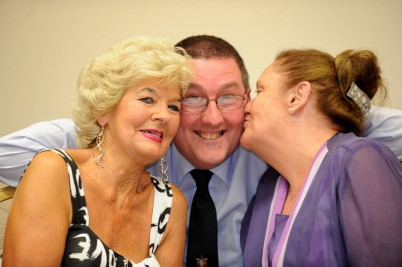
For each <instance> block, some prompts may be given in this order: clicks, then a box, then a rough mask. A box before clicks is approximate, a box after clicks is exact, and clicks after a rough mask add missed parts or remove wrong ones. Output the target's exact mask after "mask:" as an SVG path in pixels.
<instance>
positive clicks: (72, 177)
mask: <svg viewBox="0 0 402 267" xmlns="http://www.w3.org/2000/svg"><path fill="white" fill-rule="evenodd" d="M49 150H50V151H53V152H55V153H57V154H59V155H60V156H61V157H62V158H63V159H64V161H65V162H66V165H67V166H66V167H67V172H68V178H69V182H70V193H71V204H72V211H73V218H72V222H71V223H72V224H84V225H86V226H89V216H88V209H87V204H86V201H85V194H84V188H83V187H82V182H81V176H80V171H79V169H78V166H77V164H76V162H75V161H74V160H73V159H72V158H71V156H70V155H69V154H67V152H66V151H64V150H62V149H49Z"/></svg>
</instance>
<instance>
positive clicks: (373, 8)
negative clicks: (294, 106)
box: [0, 0, 402, 136]
mask: <svg viewBox="0 0 402 267" xmlns="http://www.w3.org/2000/svg"><path fill="white" fill-rule="evenodd" d="M401 29H402V1H400V0H384V1H369V0H353V1H352V0H350V1H348V0H338V1H330V0H305V1H298V0H282V1H274V0H266V1H262V0H260V1H258V0H257V1H252V0H215V1H212V0H210V1H208V0H203V1H199V0H198V1H194V0H187V1H179V0H171V1H163V0H159V1H157V0H147V1H139V0H114V1H110V0H81V1H78V0H75V1H74V0H65V1H62V0H36V1H34V0H0V92H1V94H0V111H1V112H0V122H1V126H0V136H2V135H5V134H7V133H10V132H12V131H16V130H18V129H21V128H23V127H26V126H28V125H30V124H32V123H35V122H37V121H42V120H50V119H55V118H61V117H70V106H71V102H72V100H73V94H74V90H75V83H76V79H77V75H78V73H79V71H80V69H81V68H82V67H83V66H84V65H85V64H87V63H88V62H89V61H90V60H91V59H92V58H94V57H95V56H98V55H100V54H102V53H103V52H105V51H106V49H107V48H109V47H110V46H111V45H113V44H115V43H119V42H121V41H123V40H124V39H126V38H127V37H129V36H133V35H150V36H158V37H167V38H170V39H172V40H173V41H174V42H177V41H179V40H181V39H182V38H185V37H187V36H189V35H194V34H212V35H217V36H219V37H222V38H224V39H226V40H227V41H229V42H231V43H232V44H233V45H234V46H235V47H236V48H237V49H238V50H239V52H240V54H241V55H242V56H243V59H244V60H245V62H246V66H247V67H248V69H249V72H250V76H251V83H252V85H253V86H254V84H255V82H256V80H257V79H258V77H259V75H260V73H261V71H262V70H263V69H264V68H265V67H266V66H267V65H268V64H269V63H270V62H271V61H272V59H273V57H274V56H275V54H276V53H277V52H279V51H280V50H282V49H285V48H302V47H312V48H317V49H322V50H325V51H327V52H329V53H331V54H332V55H336V54H338V53H340V52H342V51H343V50H345V49H350V48H353V49H360V48H367V49H372V50H374V51H375V52H376V53H377V55H378V57H379V59H380V63H381V65H382V68H383V77H384V78H385V81H386V84H387V86H388V89H389V101H388V102H386V103H385V105H386V106H389V107H394V108H398V109H402V91H401V88H402V81H401V79H400V77H399V73H400V72H401V71H400V69H401V64H402V30H401Z"/></svg>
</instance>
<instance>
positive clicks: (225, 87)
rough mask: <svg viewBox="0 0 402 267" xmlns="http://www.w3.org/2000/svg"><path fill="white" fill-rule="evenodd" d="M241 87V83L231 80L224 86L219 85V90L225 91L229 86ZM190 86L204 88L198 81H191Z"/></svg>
mask: <svg viewBox="0 0 402 267" xmlns="http://www.w3.org/2000/svg"><path fill="white" fill-rule="evenodd" d="M232 87H233V88H240V87H241V86H239V84H238V83H237V82H229V83H225V84H223V85H222V86H220V87H219V91H223V90H225V89H228V88H232ZM188 88H195V89H201V90H204V87H203V86H201V85H200V84H198V83H190V85H189V86H188Z"/></svg>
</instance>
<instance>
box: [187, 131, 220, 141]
mask: <svg viewBox="0 0 402 267" xmlns="http://www.w3.org/2000/svg"><path fill="white" fill-rule="evenodd" d="M194 132H195V133H196V134H197V135H198V136H199V137H201V138H202V139H206V140H215V139H218V138H219V137H221V136H222V135H224V134H225V131H224V130H221V131H218V132H206V131H194Z"/></svg>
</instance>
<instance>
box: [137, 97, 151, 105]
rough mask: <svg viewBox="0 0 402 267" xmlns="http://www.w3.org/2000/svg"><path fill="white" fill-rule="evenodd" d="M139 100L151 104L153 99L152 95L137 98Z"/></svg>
mask: <svg viewBox="0 0 402 267" xmlns="http://www.w3.org/2000/svg"><path fill="white" fill-rule="evenodd" d="M138 100H139V101H141V102H144V103H145V104H153V103H155V101H154V100H153V99H152V97H143V98H140V99H138Z"/></svg>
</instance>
